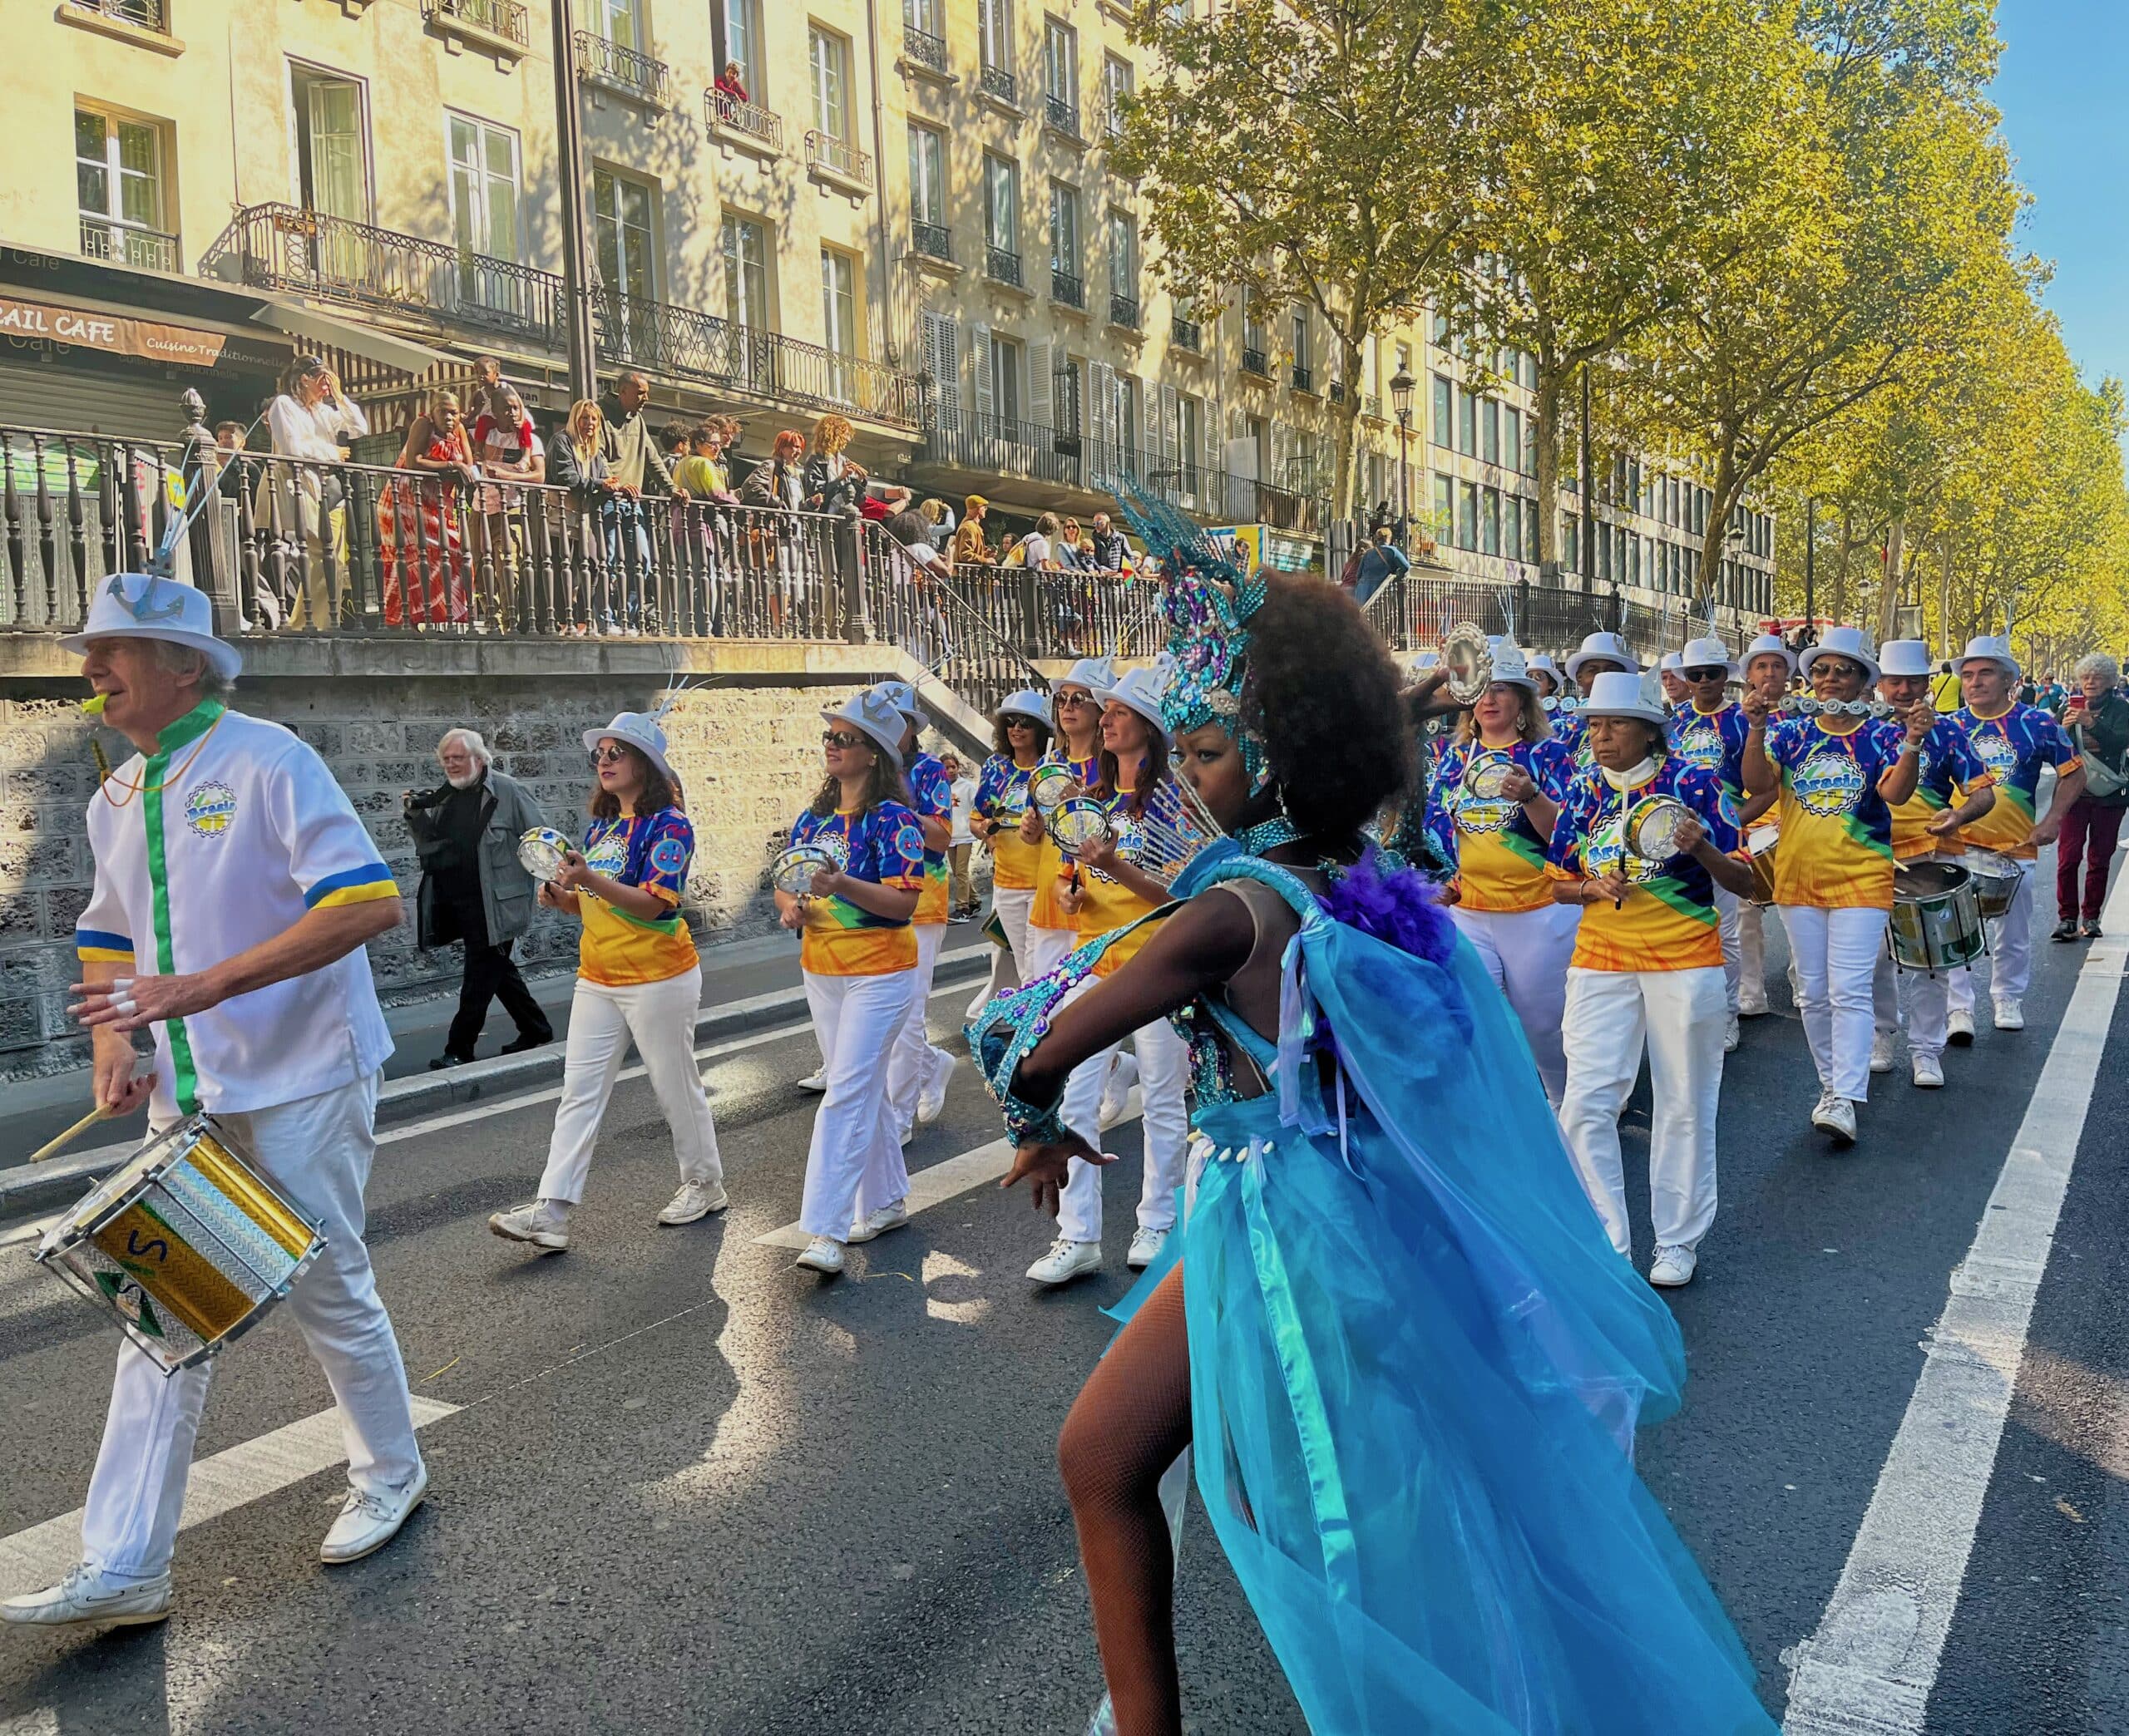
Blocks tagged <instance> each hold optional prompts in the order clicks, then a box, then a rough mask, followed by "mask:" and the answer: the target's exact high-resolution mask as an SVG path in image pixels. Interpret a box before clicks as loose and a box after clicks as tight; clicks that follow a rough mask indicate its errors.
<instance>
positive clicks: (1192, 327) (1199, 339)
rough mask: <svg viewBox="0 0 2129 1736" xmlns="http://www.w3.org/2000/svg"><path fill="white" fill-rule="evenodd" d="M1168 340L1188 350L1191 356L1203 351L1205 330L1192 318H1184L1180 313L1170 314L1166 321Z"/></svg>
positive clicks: (1200, 354) (1198, 354)
mask: <svg viewBox="0 0 2129 1736" xmlns="http://www.w3.org/2000/svg"><path fill="white" fill-rule="evenodd" d="M1168 342H1169V343H1172V344H1173V345H1174V346H1175V348H1178V349H1186V350H1188V351H1189V352H1190V353H1191V354H1193V356H1202V355H1203V354H1204V353H1205V330H1204V328H1203V326H1201V325H1199V324H1198V322H1197V321H1196V320H1194V319H1185V318H1183V316H1182V315H1181V314H1180V313H1177V314H1173V315H1172V316H1170V318H1169V319H1168Z"/></svg>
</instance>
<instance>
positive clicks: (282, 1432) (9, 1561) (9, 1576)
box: [0, 1398, 460, 1728]
mask: <svg viewBox="0 0 2129 1736" xmlns="http://www.w3.org/2000/svg"><path fill="white" fill-rule="evenodd" d="M413 1406H414V1427H415V1428H427V1426H428V1425H429V1424H430V1423H434V1422H437V1421H439V1420H441V1419H442V1418H445V1417H448V1416H452V1415H454V1414H455V1413H457V1411H458V1410H459V1408H460V1407H459V1406H457V1405H456V1404H443V1403H439V1402H438V1401H437V1400H436V1399H433V1398H416V1399H415V1400H414V1401H413ZM347 1458H348V1448H347V1444H346V1443H345V1442H343V1440H342V1439H341V1438H340V1413H339V1412H338V1409H337V1408H336V1409H333V1410H322V1411H319V1412H318V1413H315V1414H314V1415H312V1416H308V1417H305V1418H304V1419H303V1420H302V1421H301V1422H300V1423H289V1425H288V1426H287V1427H286V1428H277V1429H275V1430H274V1432H273V1433H270V1434H263V1435H260V1436H259V1438H257V1439H255V1440H250V1441H246V1442H245V1443H243V1444H242V1445H240V1446H236V1447H230V1448H229V1449H228V1450H227V1451H226V1452H218V1453H216V1454H215V1455H214V1457H211V1458H204V1459H200V1460H198V1461H197V1462H195V1464H194V1465H193V1467H192V1477H191V1480H190V1482H188V1483H187V1484H186V1486H185V1517H184V1518H183V1519H182V1520H181V1521H180V1524H179V1529H180V1531H190V1530H191V1529H192V1527H193V1526H195V1525H205V1523H206V1522H207V1521H209V1520H210V1519H218V1518H220V1517H221V1516H222V1515H223V1514H224V1513H226V1512H230V1510H231V1509H233V1508H235V1507H243V1506H244V1505H245V1503H247V1502H254V1501H257V1500H259V1498H260V1497H263V1496H267V1495H272V1494H274V1493H276V1492H279V1491H280V1490H282V1489H285V1488H288V1487H290V1486H291V1485H293V1484H295V1483H299V1482H303V1481H304V1479H305V1478H307V1477H315V1476H316V1475H317V1474H318V1473H319V1472H321V1471H328V1470H330V1469H332V1467H333V1466H335V1465H340V1464H345V1463H346V1462H347ZM319 1530H320V1535H323V1532H324V1527H323V1526H321V1527H320V1528H319ZM81 1558H82V1510H81V1509H80V1508H79V1507H77V1508H75V1509H74V1511H73V1512H71V1513H62V1514H61V1515H60V1516H59V1517H57V1519H47V1520H46V1521H44V1523H43V1524H42V1525H32V1526H29V1527H28V1528H27V1530H25V1531H17V1532H16V1533H15V1534H14V1535H13V1536H8V1537H0V1597H13V1596H16V1595H19V1594H20V1593H22V1592H25V1591H36V1590H37V1589H38V1588H39V1587H40V1586H48V1585H51V1584H52V1582H53V1581H56V1580H57V1579H58V1578H59V1577H60V1576H61V1575H62V1574H63V1573H65V1572H66V1571H67V1569H68V1568H69V1567H71V1566H73V1565H74V1564H75V1562H77V1561H80V1560H81ZM0 1728H4V1727H0Z"/></svg>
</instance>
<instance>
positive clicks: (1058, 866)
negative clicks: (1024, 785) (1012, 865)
mask: <svg viewBox="0 0 2129 1736" xmlns="http://www.w3.org/2000/svg"><path fill="white" fill-rule="evenodd" d="M1042 763H1043V765H1045V766H1062V767H1064V769H1065V770H1066V771H1067V772H1070V773H1071V774H1072V780H1073V782H1075V783H1076V784H1078V785H1079V787H1080V788H1081V789H1083V790H1088V789H1092V788H1093V787H1094V781H1095V780H1096V779H1097V778H1099V777H1100V776H1101V762H1100V760H1099V758H1098V757H1093V756H1089V757H1087V758H1085V759H1083V760H1075V759H1067V758H1063V757H1059V756H1058V755H1056V754H1051V755H1050V756H1049V757H1046V758H1045V760H1044V761H1043V762H1042ZM1035 769H1036V770H1037V771H1040V769H1041V767H1036V768H1035ZM1032 775H1033V774H1030V776H1032ZM1035 851H1036V856H1035V903H1034V905H1033V906H1032V907H1031V908H1030V910H1029V911H1028V926H1029V927H1030V928H1039V929H1060V930H1063V931H1064V933H1066V934H1068V935H1069V934H1076V933H1078V932H1079V921H1078V919H1077V918H1075V917H1071V916H1068V915H1065V914H1064V908H1063V906H1062V905H1060V904H1059V903H1058V902H1057V882H1058V881H1059V880H1061V879H1063V878H1064V872H1065V863H1064V851H1061V850H1060V849H1059V848H1058V847H1057V841H1056V840H1055V839H1054V838H1052V837H1051V836H1050V834H1049V833H1048V832H1047V831H1045V832H1044V833H1043V835H1042V842H1041V843H1040V844H1038V845H1037V846H1035Z"/></svg>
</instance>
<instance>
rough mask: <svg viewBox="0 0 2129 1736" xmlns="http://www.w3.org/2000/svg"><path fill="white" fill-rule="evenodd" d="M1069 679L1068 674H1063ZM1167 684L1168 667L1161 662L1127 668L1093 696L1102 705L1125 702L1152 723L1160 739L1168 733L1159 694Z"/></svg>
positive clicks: (1165, 737) (1165, 688) (1122, 703)
mask: <svg viewBox="0 0 2129 1736" xmlns="http://www.w3.org/2000/svg"><path fill="white" fill-rule="evenodd" d="M1065 679H1067V680H1068V681H1069V679H1071V678H1070V677H1069V676H1067V677H1066V678H1065ZM1167 688H1168V670H1167V668H1165V667H1164V666H1163V664H1158V663H1157V664H1155V665H1154V666H1153V667H1152V668H1144V669H1127V670H1125V671H1124V674H1123V676H1122V677H1121V678H1119V679H1118V680H1116V681H1115V682H1114V683H1111V684H1110V685H1109V686H1108V687H1099V688H1095V689H1094V698H1096V699H1097V700H1099V702H1100V703H1102V704H1104V705H1111V704H1114V705H1126V706H1129V707H1130V708H1131V709H1132V710H1133V711H1134V712H1136V713H1138V714H1139V716H1140V717H1142V718H1144V719H1145V720H1146V721H1147V722H1148V723H1150V724H1152V725H1153V733H1154V734H1155V735H1157V736H1159V737H1161V738H1162V739H1163V741H1165V740H1166V739H1167V737H1168V725H1167V724H1166V723H1163V722H1162V721H1161V695H1162V693H1164V692H1165V691H1166V690H1167Z"/></svg>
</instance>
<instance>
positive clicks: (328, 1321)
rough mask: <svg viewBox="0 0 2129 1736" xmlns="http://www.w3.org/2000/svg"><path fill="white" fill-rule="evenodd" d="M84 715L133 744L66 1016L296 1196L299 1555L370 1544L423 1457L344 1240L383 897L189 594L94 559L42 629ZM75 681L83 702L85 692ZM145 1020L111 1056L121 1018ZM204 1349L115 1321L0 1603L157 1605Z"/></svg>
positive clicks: (357, 847)
mask: <svg viewBox="0 0 2129 1736" xmlns="http://www.w3.org/2000/svg"><path fill="white" fill-rule="evenodd" d="M61 643H62V644H64V645H65V646H66V647H67V649H69V650H73V651H78V652H80V653H82V674H83V675H84V676H85V677H86V678H87V680H88V682H89V683H90V685H91V687H93V688H95V689H96V693H97V695H98V696H99V698H100V699H101V707H102V714H103V718H104V721H105V722H106V723H108V724H110V725H111V727H113V728H115V729H116V730H118V731H119V732H121V733H122V734H123V735H125V736H126V738H127V739H128V740H129V741H131V742H132V743H133V744H134V746H135V747H137V748H139V749H140V752H139V753H137V754H136V756H135V757H133V758H131V759H130V760H128V761H127V762H126V763H125V764H124V765H123V766H121V767H119V769H118V770H117V771H116V772H114V773H112V774H111V777H110V778H109V779H108V780H107V781H106V782H105V783H104V784H103V785H102V787H101V788H100V789H99V790H98V791H97V792H96V794H95V795H94V796H91V798H90V800H89V814H88V833H89V842H90V846H91V849H92V850H93V851H94V853H95V857H96V885H95V890H94V892H93V893H92V895H91V898H90V901H89V905H88V908H87V909H86V910H84V911H83V912H82V915H81V919H80V922H79V925H78V926H77V930H76V933H75V944H76V949H77V952H78V953H79V954H80V957H81V960H82V976H83V978H84V980H83V981H82V982H81V983H79V984H76V985H75V990H74V993H75V994H76V996H77V1000H78V1006H77V1014H76V1016H77V1018H79V1019H80V1020H81V1022H82V1023H83V1024H85V1025H86V1026H87V1027H88V1028H89V1029H90V1033H91V1037H92V1038H93V1040H94V1046H95V1089H96V1101H97V1102H99V1103H101V1104H102V1105H104V1106H106V1107H108V1108H110V1109H111V1110H112V1111H113V1112H116V1113H119V1114H124V1113H126V1112H130V1111H131V1110H133V1109H135V1108H136V1107H139V1106H140V1104H141V1101H142V1100H143V1099H144V1098H145V1099H146V1102H147V1104H148V1119H149V1125H150V1127H151V1129H152V1130H154V1131H156V1132H161V1130H162V1129H164V1128H165V1127H169V1126H170V1125H171V1124H172V1123H174V1122H177V1121H180V1120H181V1119H183V1118H184V1117H187V1116H190V1115H191V1114H193V1113H195V1112H198V1111H201V1110H205V1111H206V1112H209V1113H210V1114H212V1115H214V1116H215V1117H217V1119H218V1120H220V1122H222V1123H223V1125H224V1126H225V1127H227V1128H228V1130H229V1131H230V1132H231V1133H232V1134H234V1135H235V1138H236V1140H237V1141H238V1142H240V1144H241V1145H242V1146H243V1147H245V1150H246V1151H247V1152H249V1155H250V1156H251V1157H253V1158H254V1159H255V1160H256V1161H257V1162H258V1164H259V1167H260V1168H261V1169H262V1170H264V1171H265V1172H266V1174H267V1175H268V1176H270V1177H271V1178H272V1179H273V1181H274V1183H275V1184H276V1185H277V1186H279V1188H280V1189H281V1190H282V1191H283V1192H284V1193H285V1194H286V1195H287V1196H288V1197H289V1200H290V1201H292V1202H293V1203H294V1205H295V1206H296V1207H297V1209H298V1210H299V1211H302V1212H303V1213H304V1215H305V1216H308V1217H310V1218H313V1219H314V1220H316V1221H319V1223H320V1225H321V1226H322V1229H323V1233H324V1238H325V1248H324V1252H323V1253H322V1254H320V1255H319V1257H318V1260H317V1261H316V1263H315V1264H314V1265H313V1266H312V1267H311V1269H310V1270H309V1272H308V1273H306V1274H305V1275H304V1276H303V1277H302V1278H301V1279H299V1280H297V1283H296V1285H295V1288H294V1290H292V1291H290V1293H289V1299H288V1303H287V1306H288V1309H289V1314H290V1315H291V1316H292V1317H293V1318H294V1320H295V1323H296V1324H297V1326H298V1327H299V1329H301V1330H302V1332H303V1334H304V1339H305V1341H306V1342H307V1343H308V1344H309V1346H310V1350H311V1354H313V1355H314V1356H315V1357H316V1358H317V1359H318V1362H319V1367H320V1368H321V1369H324V1374H325V1377H326V1379H327V1381H328V1383H329V1384H330V1385H331V1387H332V1388H333V1397H334V1398H335V1399H336V1400H337V1401H338V1406H339V1413H340V1428H341V1433H342V1435H343V1438H344V1439H345V1441H346V1443H347V1447H348V1482H349V1484H350V1486H351V1487H350V1488H349V1491H348V1497H347V1502H346V1504H345V1505H344V1506H343V1508H342V1509H341V1512H340V1517H338V1519H337V1520H335V1521H333V1527H332V1529H331V1530H330V1531H328V1532H327V1534H326V1536H325V1541H324V1545H323V1546H322V1547H321V1549H320V1551H319V1554H320V1556H321V1558H322V1559H323V1560H324V1561H328V1562H341V1561H354V1560H357V1559H358V1558H359V1557H361V1556H365V1555H368V1553H369V1552H370V1551H373V1550H374V1549H377V1548H378V1547H380V1546H383V1544H385V1543H387V1542H388V1541H390V1540H391V1539H392V1537H393V1536H394V1535H395V1534H396V1533H397V1532H398V1530H399V1527H400V1526H401V1525H402V1524H403V1523H404V1522H405V1521H406V1518H407V1516H408V1514H409V1513H410V1512H412V1511H413V1509H414V1508H415V1507H416V1506H417V1505H418V1504H419V1502H421V1499H422V1496H423V1494H424V1493H426V1492H427V1488H428V1474H427V1471H426V1470H425V1468H424V1467H423V1466H422V1458H421V1452H420V1450H419V1448H418V1447H417V1446H416V1444H415V1441H414V1423H413V1416H412V1404H411V1402H410V1400H409V1398H408V1392H407V1374H406V1370H405V1369H404V1367H403V1365H402V1364H401V1361H400V1357H399V1346H398V1342H397V1340H396V1339H394V1338H393V1332H392V1322H391V1321H390V1319H388V1318H387V1316H386V1314H385V1311H384V1306H383V1303H381V1302H380V1301H379V1300H378V1295H377V1286H376V1283H375V1280H374V1279H373V1275H372V1274H371V1271H370V1264H369V1254H368V1250H366V1249H365V1248H364V1247H363V1185H364V1183H365V1182H366V1181H368V1177H369V1168H370V1160H371V1157H372V1156H373V1153H374V1152H375V1149H376V1145H375V1136H374V1132H373V1123H374V1118H375V1114H376V1109H377V1093H378V1081H379V1079H380V1078H381V1077H382V1069H383V1064H384V1060H385V1058H386V1056H388V1054H389V1053H391V1051H392V1042H391V1038H389V1036H388V1034H387V1033H386V1030H385V1025H384V1018H383V1013H382V1012H381V1011H380V1010H379V1009H378V1004H377V994H376V990H375V989H374V988H373V986H372V984H371V982H370V973H369V961H368V958H367V956H366V955H365V954H363V943H364V942H365V941H367V940H370V939H372V938H373V936H375V935H381V934H383V933H384V932H386V931H387V930H390V929H392V928H394V927H396V926H398V923H399V920H400V905H399V897H398V890H397V888H396V887H395V886H394V885H393V880H392V875H391V873H390V871H389V870H388V869H387V868H386V867H385V866H384V864H383V862H382V861H379V860H378V853H377V850H376V846H374V845H373V844H372V843H371V841H370V840H369V837H368V834H367V833H365V832H364V831H363V826H362V822H361V821H359V820H358V819H357V818H356V817H355V811H354V809H353V807H352V806H349V804H348V798H347V797H346V796H344V795H343V793H342V792H341V791H340V788H339V787H338V785H337V784H335V783H334V782H333V777H332V774H331V773H330V772H328V771H327V770H326V768H325V764H324V761H322V760H321V759H319V757H318V755H317V754H316V753H315V752H313V751H312V750H311V749H310V748H309V747H306V746H305V745H304V743H303V742H300V741H299V740H298V739H297V738H296V737H294V735H292V734H290V733H289V732H288V731H287V730H285V729H284V728H282V727H280V726H279V724H276V723H264V722H261V721H260V720H259V719H257V718H247V717H245V716H243V715H242V714H240V713H237V712H234V711H230V710H229V709H228V708H227V707H226V706H225V704H224V703H223V700H222V698H221V694H222V693H223V692H224V691H225V689H226V688H228V686H229V684H230V682H232V681H233V680H234V679H235V676H236V673H237V669H238V666H239V658H238V654H237V652H236V650H235V648H234V647H232V646H230V645H228V644H225V643H223V642H222V641H221V640H220V639H217V638H215V633H214V625H213V613H212V609H211V607H210V603H209V601H208V599H207V597H206V596H205V594H204V593H202V592H200V591H197V590H195V589H192V588H191V587H190V586H189V585H182V584H175V583H174V582H172V581H171V580H170V579H162V578H151V577H148V576H146V575H140V574H121V575H117V576H116V577H114V578H111V579H108V580H107V581H106V583H105V584H104V586H103V588H102V589H101V590H100V591H99V592H98V593H97V594H96V599H95V602H94V604H92V606H91V609H90V610H89V616H88V620H87V622H86V624H85V625H84V626H83V628H82V631H81V632H80V633H78V634H74V635H73V636H72V637H71V638H69V639H63V640H62V641H61ZM92 703H93V702H92ZM144 1029H145V1030H151V1031H152V1032H153V1033H154V1042H155V1072H154V1073H153V1074H152V1075H149V1076H146V1077H141V1078H136V1067H135V1061H136V1057H135V1054H134V1050H133V1046H132V1043H131V1037H130V1033H132V1032H134V1031H138V1030H144ZM207 1382H208V1369H207V1368H206V1367H205V1366H204V1365H203V1366H200V1367H195V1368H192V1369H185V1370H183V1371H181V1372H180V1373H178V1374H172V1375H170V1376H168V1377H167V1378H165V1375H164V1373H163V1371H162V1369H161V1366H160V1365H159V1364H156V1362H155V1361H153V1360H152V1359H151V1358H149V1357H148V1356H147V1355H146V1354H144V1353H143V1352H141V1350H139V1349H136V1348H135V1347H134V1346H133V1344H131V1341H130V1340H129V1341H127V1342H126V1343H125V1344H122V1345H121V1348H120V1350H119V1353H118V1374H117V1378H116V1383H115V1385H114V1387H113V1388H112V1392H111V1410H110V1413H109V1415H108V1417H107V1418H106V1422H105V1424H104V1437H103V1447H102V1451H101V1452H100V1453H99V1454H98V1456H97V1459H96V1473H95V1475H94V1477H92V1478H91V1481H90V1484H89V1493H88V1500H87V1502H86V1507H85V1508H84V1511H83V1513H82V1561H81V1563H80V1565H79V1566H76V1567H74V1568H72V1570H70V1571H68V1573H67V1576H66V1577H65V1578H64V1579H63V1580H62V1581H61V1582H60V1583H59V1584H58V1585H57V1586H52V1587H51V1588H49V1589H48V1590H46V1591H40V1592H36V1593H32V1595H28V1596H26V1597H18V1598H15V1599H13V1600H10V1601H9V1602H7V1603H5V1604H0V1618H4V1619H5V1620H8V1621H12V1622H22V1623H29V1624H34V1625H47V1626H52V1625H62V1624H66V1623H71V1622H99V1623H106V1624H116V1623H142V1622H153V1621H161V1620H163V1619H164V1618H165V1616H167V1615H169V1614H170V1554H171V1551H172V1547H173V1546H174V1544H175V1541H176V1536H177V1528H178V1520H179V1517H180V1513H181V1512H182V1510H183V1507H184V1503H185V1480H186V1477H187V1475H188V1473H189V1472H190V1467H191V1461H192V1447H193V1441H194V1438H195V1435H196V1434H197V1433H198V1431H199V1427H200V1408H201V1407H202V1405H203V1404H204V1403H205V1400H206V1396H207Z"/></svg>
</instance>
